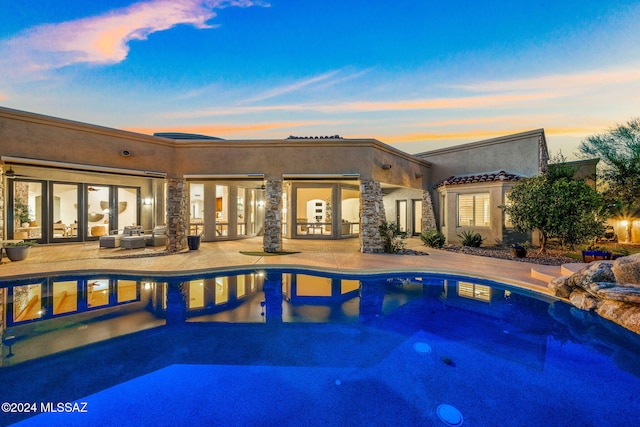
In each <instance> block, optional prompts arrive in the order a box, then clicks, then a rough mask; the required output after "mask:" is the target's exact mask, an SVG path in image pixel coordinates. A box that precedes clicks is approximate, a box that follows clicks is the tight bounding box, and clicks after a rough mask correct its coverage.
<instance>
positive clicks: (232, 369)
mask: <svg viewBox="0 0 640 427" xmlns="http://www.w3.org/2000/svg"><path fill="white" fill-rule="evenodd" d="M0 286H2V292H3V299H2V301H3V313H4V316H5V325H6V326H5V330H4V331H3V341H4V342H5V345H3V348H2V367H0V384H2V392H1V396H2V397H1V398H0V400H2V401H3V402H10V403H13V404H14V405H13V408H11V407H8V409H9V412H4V413H0V425H9V424H12V423H18V424H17V425H24V426H37V425H46V426H55V425H61V426H62V425H64V426H69V425H93V426H95V425H100V426H105V425H114V426H123V425H154V426H163V425H167V426H168V425H171V426H174V425H190V426H193V425H222V426H225V425H229V426H238V425H247V426H249V425H261V426H270V425H273V426H288V425H296V426H301V425H304V426H315V425H317V426H331V425H335V426H344V425H367V426H377V425H393V426H403V425H406V426H416V425H434V426H442V425H476V426H495V425H500V426H512V425H513V426H540V425H553V426H562V425H566V426H573V425H576V426H578V425H579V426H620V425H633V424H634V423H635V422H636V421H637V417H638V414H639V413H640V399H638V391H640V338H639V337H638V336H637V335H636V334H633V333H631V332H629V331H627V330H624V329H622V328H620V327H618V326H617V325H614V324H612V323H611V322H608V321H606V320H603V319H601V318H599V317H598V316H595V315H592V314H590V313H587V312H583V311H580V310H577V309H575V308H573V307H571V306H569V305H567V304H564V303H562V302H560V301H556V300H553V299H550V298H547V297H540V296H539V297H534V296H532V295H529V294H527V293H525V292H523V291H519V290H515V289H513V288H510V287H508V286H505V285H501V284H498V283H493V282H488V281H483V280H478V279H473V278H467V277H460V276H444V275H431V274H424V273H406V274H403V275H397V274H396V275H391V276H382V275H372V276H354V275H351V276H340V275H321V274H319V273H316V272H313V271H305V270H296V271H266V272H257V271H240V272H233V273H224V275H222V274H220V273H218V274H213V273H212V274H208V275H201V276H198V277H171V278H167V277H128V276H109V275H101V274H93V275H90V276H85V277H76V276H64V275H62V276H55V277H41V278H33V279H29V280H22V281H13V282H2V283H0ZM8 338H9V339H8ZM7 344H11V346H10V347H9V346H8V345H7ZM10 354H11V357H7V356H8V355H10ZM65 403H66V404H67V405H66V406H65V405H64V404H65ZM18 404H22V406H19V405H18ZM27 404H28V405H27ZM59 404H62V405H59ZM18 409H20V410H21V411H22V412H21V413H18V412H17V410H18ZM33 409H35V410H33ZM57 409H59V411H56V412H52V411H53V410H57ZM12 410H13V412H11V411H12ZM27 410H29V411H30V412H29V413H25V411H27ZM45 411H48V412H47V413H43V412H45Z"/></svg>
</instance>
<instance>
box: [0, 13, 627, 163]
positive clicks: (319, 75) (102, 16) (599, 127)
mask: <svg viewBox="0 0 640 427" xmlns="http://www.w3.org/2000/svg"><path fill="white" fill-rule="evenodd" d="M0 105H1V106H4V107H9V108H15V109H19V110H26V111H30V112H34V113H40V114H46V115H51V116H55V117H61V118H65V119H70V120H75V121H80V122H87V123H92V124H97V125H101V126H108V127H114V128H118V129H126V130H131V131H135V132H141V133H146V134H152V133H154V132H162V131H165V132H166V131H179V132H189V133H201V134H205V135H211V136H217V137H221V138H225V139H245V138H246V139H260V138H266V139H272V138H276V139H279V138H286V137H287V136H289V135H297V136H311V135H335V134H339V135H341V136H343V137H345V138H357V137H371V138H376V139H379V140H380V141H382V142H385V143H388V144H390V145H392V146H395V147H397V148H399V149H402V150H404V151H407V152H409V153H418V152H422V151H428V150H432V149H436V148H441V147H445V146H449V145H454V144H461V143H465V142H472V141H477V140H481V139H486V138H491V137H496V136H501V135H506V134H510V133H516V132H521V131H527V130H532V129H538V128H544V129H545V131H546V135H547V141H548V145H549V148H550V151H551V152H552V154H556V153H557V152H558V150H560V149H561V150H562V153H563V154H564V155H565V157H567V158H572V156H573V153H574V152H575V151H576V149H577V145H578V143H579V142H580V141H581V140H582V139H583V138H584V137H586V136H588V135H591V134H594V133H598V132H604V131H606V130H607V129H609V128H610V127H613V126H615V125H616V123H625V122H627V121H628V120H630V119H631V118H634V117H639V116H640V108H639V107H640V1H626V0H555V1H546V0H539V1H519V0H509V1H490V0H489V1H484V2H481V1H477V0H475V1H456V0H449V1H448V0H437V1H434V0H411V1H407V0H394V1H383V0H366V1H365V0H316V1H311V0H269V1H252V0H235V1H234V0H231V1H222V0H147V1H132V0H116V1H87V0H64V1H59V0H56V1H54V0H19V1H18V0H2V1H0Z"/></svg>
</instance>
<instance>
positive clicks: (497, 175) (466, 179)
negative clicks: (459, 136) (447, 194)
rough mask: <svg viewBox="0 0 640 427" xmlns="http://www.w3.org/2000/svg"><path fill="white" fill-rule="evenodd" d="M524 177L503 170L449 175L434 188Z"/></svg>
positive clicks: (517, 179)
mask: <svg viewBox="0 0 640 427" xmlns="http://www.w3.org/2000/svg"><path fill="white" fill-rule="evenodd" d="M521 178H524V177H523V176H522V175H518V174H515V173H508V172H505V171H499V172H487V173H482V174H473V175H459V176H455V175H454V176H450V177H449V178H447V179H445V180H443V181H441V182H439V183H438V184H436V185H435V187H434V188H438V187H442V186H445V185H461V184H476V183H481V182H496V181H503V182H504V181H513V182H515V181H519V180H520V179H521Z"/></svg>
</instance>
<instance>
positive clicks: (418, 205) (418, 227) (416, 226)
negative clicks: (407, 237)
mask: <svg viewBox="0 0 640 427" xmlns="http://www.w3.org/2000/svg"><path fill="white" fill-rule="evenodd" d="M420 233H422V200H415V199H414V200H413V234H414V235H415V236H418V235H420Z"/></svg>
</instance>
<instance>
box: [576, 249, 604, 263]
mask: <svg viewBox="0 0 640 427" xmlns="http://www.w3.org/2000/svg"><path fill="white" fill-rule="evenodd" d="M608 259H611V251H607V250H605V249H602V248H599V247H592V246H589V247H588V248H587V249H584V250H583V251H582V261H583V262H592V261H601V260H608Z"/></svg>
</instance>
